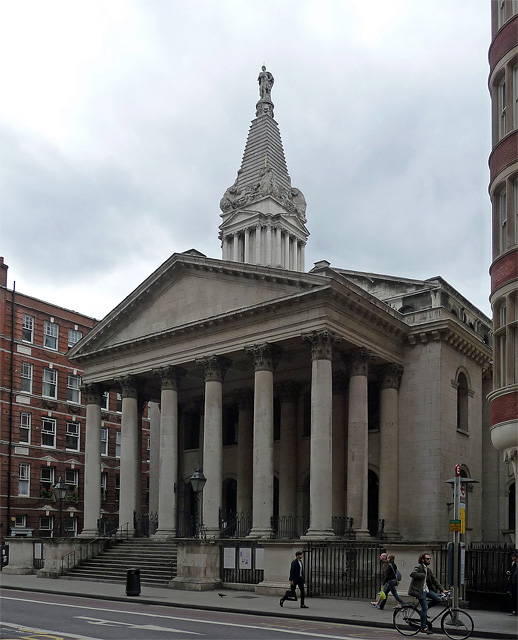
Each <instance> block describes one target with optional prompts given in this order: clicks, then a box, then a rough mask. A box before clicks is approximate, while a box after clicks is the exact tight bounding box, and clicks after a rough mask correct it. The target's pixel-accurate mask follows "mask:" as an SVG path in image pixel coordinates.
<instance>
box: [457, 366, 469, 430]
mask: <svg viewBox="0 0 518 640" xmlns="http://www.w3.org/2000/svg"><path fill="white" fill-rule="evenodd" d="M457 429H458V430H459V431H468V380H467V378H466V376H465V374H464V373H462V371H461V372H460V373H459V375H458V376H457Z"/></svg>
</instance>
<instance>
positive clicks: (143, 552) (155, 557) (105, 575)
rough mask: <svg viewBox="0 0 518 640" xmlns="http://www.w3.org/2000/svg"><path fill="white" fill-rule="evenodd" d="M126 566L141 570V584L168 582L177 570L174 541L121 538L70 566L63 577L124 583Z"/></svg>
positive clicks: (157, 584) (164, 583)
mask: <svg viewBox="0 0 518 640" xmlns="http://www.w3.org/2000/svg"><path fill="white" fill-rule="evenodd" d="M128 569H139V570H140V582H141V584H144V585H148V586H164V585H167V584H168V583H169V582H170V580H171V579H172V578H173V577H175V576H176V572H177V547H176V543H174V542H169V541H167V542H164V541H155V540H152V539H149V538H137V539H131V540H122V541H120V542H118V543H116V544H115V545H114V546H112V547H109V548H108V549H106V550H105V551H104V552H103V553H101V554H99V555H98V556H96V557H94V558H91V559H90V560H87V561H85V562H83V563H82V564H80V565H78V566H77V567H74V568H73V569H70V570H69V571H68V572H67V574H66V575H65V576H63V577H64V578H68V579H72V580H89V581H95V582H117V583H123V582H125V581H126V573H127V570H128Z"/></svg>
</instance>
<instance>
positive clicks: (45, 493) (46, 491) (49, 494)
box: [40, 467, 54, 500]
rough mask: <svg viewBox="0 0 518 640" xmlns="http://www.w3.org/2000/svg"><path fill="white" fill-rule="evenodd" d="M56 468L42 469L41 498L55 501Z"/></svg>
mask: <svg viewBox="0 0 518 640" xmlns="http://www.w3.org/2000/svg"><path fill="white" fill-rule="evenodd" d="M53 485H54V467H41V470H40V497H41V498H45V499H47V500H54V486H53Z"/></svg>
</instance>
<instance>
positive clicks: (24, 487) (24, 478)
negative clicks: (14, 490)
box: [18, 462, 31, 496]
mask: <svg viewBox="0 0 518 640" xmlns="http://www.w3.org/2000/svg"><path fill="white" fill-rule="evenodd" d="M30 482H31V465H30V464H27V463H25V462H24V463H22V464H20V465H19V466H18V495H19V496H29V495H30V490H31V488H30Z"/></svg>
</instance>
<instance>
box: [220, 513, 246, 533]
mask: <svg viewBox="0 0 518 640" xmlns="http://www.w3.org/2000/svg"><path fill="white" fill-rule="evenodd" d="M219 529H220V532H219V537H220V538H246V536H247V535H248V534H249V533H250V531H251V529H252V516H251V514H250V513H244V512H243V511H242V512H241V513H232V512H230V513H228V514H222V513H221V510H220V513H219Z"/></svg>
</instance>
